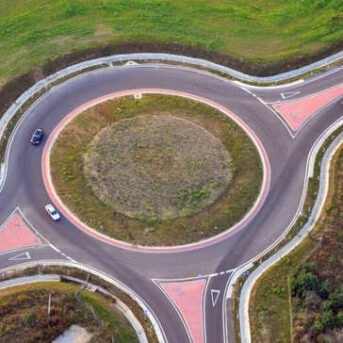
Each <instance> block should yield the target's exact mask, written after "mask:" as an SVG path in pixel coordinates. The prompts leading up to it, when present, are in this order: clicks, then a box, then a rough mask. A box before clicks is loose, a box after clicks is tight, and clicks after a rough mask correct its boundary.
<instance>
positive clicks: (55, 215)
mask: <svg viewBox="0 0 343 343" xmlns="http://www.w3.org/2000/svg"><path fill="white" fill-rule="evenodd" d="M45 210H46V211H47V212H48V213H49V215H50V217H51V218H52V219H53V220H54V221H57V220H60V219H61V216H60V214H59V213H58V212H57V210H56V209H55V207H54V206H52V205H51V204H48V205H46V206H45Z"/></svg>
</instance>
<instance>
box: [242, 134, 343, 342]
mask: <svg viewBox="0 0 343 343" xmlns="http://www.w3.org/2000/svg"><path fill="white" fill-rule="evenodd" d="M331 133H332V131H331ZM326 138H327V137H325V138H323V139H321V140H320V142H321V143H323V142H324V141H325V139H326ZM342 142H343V133H341V134H339V135H338V136H337V137H336V138H335V139H334V141H333V142H332V143H331V144H330V146H329V148H328V149H327V150H326V152H325V154H324V157H323V161H322V164H321V170H320V186H319V192H318V196H317V199H316V201H315V205H314V207H313V209H312V212H311V215H310V217H309V219H308V221H307V223H306V224H305V225H304V227H303V228H302V229H301V230H300V231H299V233H298V234H297V235H296V236H295V237H294V238H293V239H292V240H291V241H290V242H289V243H287V244H286V245H285V246H284V247H282V248H281V249H280V250H279V251H278V252H277V253H276V254H274V255H272V256H271V257H269V258H268V259H267V260H266V261H264V262H263V263H261V264H260V265H259V266H258V267H257V268H256V269H255V270H254V271H253V272H252V273H251V274H250V275H249V277H248V278H247V280H246V281H245V283H244V285H243V288H242V291H241V296H240V302H239V322H240V334H241V341H242V343H251V331H250V322H249V300H250V294H251V291H252V288H253V286H254V284H255V282H256V281H257V280H258V279H259V277H260V276H261V275H262V274H263V273H265V272H266V271H267V269H269V268H270V267H272V266H273V265H274V264H275V263H277V262H278V261H279V260H281V259H282V258H283V257H284V256H286V255H287V254H288V253H290V252H291V251H292V250H293V249H294V248H295V247H297V246H298V245H299V244H300V243H301V242H302V241H303V239H304V238H305V237H306V236H307V234H308V233H309V232H310V231H311V230H312V229H313V227H314V226H315V224H316V222H317V220H318V218H319V216H320V214H321V211H322V208H323V206H324V204H325V199H326V195H327V192H328V188H329V168H330V162H331V160H332V157H333V156H334V154H335V152H336V151H337V149H338V148H339V146H340V145H341V144H342ZM316 152H318V150H317V149H316ZM247 269H248V268H246V270H247Z"/></svg>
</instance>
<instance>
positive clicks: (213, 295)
mask: <svg viewBox="0 0 343 343" xmlns="http://www.w3.org/2000/svg"><path fill="white" fill-rule="evenodd" d="M219 295H220V291H219V290H218V289H211V300H212V305H213V307H214V306H216V303H217V301H218V298H219Z"/></svg>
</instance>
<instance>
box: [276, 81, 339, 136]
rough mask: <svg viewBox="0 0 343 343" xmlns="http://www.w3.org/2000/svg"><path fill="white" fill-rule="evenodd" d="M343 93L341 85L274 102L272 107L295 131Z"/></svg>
mask: <svg viewBox="0 0 343 343" xmlns="http://www.w3.org/2000/svg"><path fill="white" fill-rule="evenodd" d="M342 95H343V85H339V86H336V87H333V88H330V89H327V90H325V91H323V92H320V93H317V94H314V95H310V96H306V97H304V98H301V99H297V100H294V101H292V100H291V99H289V100H288V101H283V102H276V103H273V104H272V107H273V108H274V110H276V111H277V112H278V113H279V114H280V115H281V117H282V118H283V119H284V120H285V122H286V123H287V124H288V126H289V127H290V128H291V129H292V130H293V131H298V130H299V129H300V128H301V127H302V126H303V125H304V123H305V122H306V121H307V120H308V119H309V118H310V117H312V116H313V115H314V114H315V113H317V112H318V111H319V110H320V109H321V108H322V107H324V106H325V105H327V104H328V103H329V102H331V101H333V100H335V99H337V98H338V97H340V96H342Z"/></svg>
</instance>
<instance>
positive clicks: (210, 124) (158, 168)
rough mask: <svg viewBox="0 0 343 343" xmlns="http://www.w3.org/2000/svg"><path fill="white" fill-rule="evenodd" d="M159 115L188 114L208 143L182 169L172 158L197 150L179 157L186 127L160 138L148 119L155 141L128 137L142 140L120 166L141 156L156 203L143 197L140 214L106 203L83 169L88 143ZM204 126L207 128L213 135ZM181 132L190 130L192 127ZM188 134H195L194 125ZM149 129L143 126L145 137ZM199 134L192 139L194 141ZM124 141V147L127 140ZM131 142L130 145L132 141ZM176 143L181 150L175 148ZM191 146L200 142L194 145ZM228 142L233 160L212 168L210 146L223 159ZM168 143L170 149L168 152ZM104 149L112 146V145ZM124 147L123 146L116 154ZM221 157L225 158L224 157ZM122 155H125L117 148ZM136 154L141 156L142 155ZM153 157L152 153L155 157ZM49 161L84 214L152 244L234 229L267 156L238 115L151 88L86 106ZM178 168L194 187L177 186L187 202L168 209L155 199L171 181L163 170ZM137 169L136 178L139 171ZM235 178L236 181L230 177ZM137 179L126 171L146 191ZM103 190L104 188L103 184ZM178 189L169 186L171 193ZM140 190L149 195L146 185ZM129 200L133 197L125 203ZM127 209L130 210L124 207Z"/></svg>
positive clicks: (61, 188)
mask: <svg viewBox="0 0 343 343" xmlns="http://www.w3.org/2000/svg"><path fill="white" fill-rule="evenodd" d="M143 117H144V118H145V117H146V118H145V119H144V120H142V121H141V120H140V119H138V118H143ZM157 117H161V118H165V117H173V120H174V121H177V122H179V121H181V120H182V121H183V123H185V122H186V123H189V124H187V125H188V130H189V127H190V128H192V129H194V130H195V128H197V130H200V131H201V133H202V134H201V135H199V136H200V137H195V136H194V135H193V138H192V139H193V141H194V142H196V140H200V141H199V142H202V149H203V150H199V151H197V152H196V156H197V157H198V159H197V160H196V162H195V165H194V166H192V167H191V168H190V167H188V171H185V170H184V171H183V174H182V173H181V171H182V167H179V168H177V167H175V169H173V168H170V166H171V165H174V163H172V162H173V158H177V159H179V158H180V156H181V155H183V154H184V153H187V154H188V155H187V156H190V154H192V150H190V151H187V152H186V150H187V149H186V146H184V151H183V152H182V154H181V155H180V156H179V157H178V156H177V155H178V154H179V152H178V151H177V149H175V147H176V146H177V144H179V145H180V146H181V145H182V144H181V142H180V139H179V140H178V141H177V142H176V137H177V134H179V133H181V132H175V133H174V136H170V137H172V139H171V142H169V141H168V140H166V141H164V142H162V141H163V140H162V135H161V133H159V134H157V133H156V137H158V136H159V137H160V138H158V139H159V140H160V141H158V139H157V138H155V139H156V141H155V142H154V139H153V132H154V130H155V131H156V132H158V131H159V129H158V130H157V126H156V125H154V126H153V127H151V131H149V130H146V129H145V128H144V126H141V127H142V130H145V131H146V132H148V131H149V132H150V136H151V138H150V139H151V141H147V142H145V141H144V140H142V141H138V140H133V141H130V140H127V141H125V144H131V143H132V144H133V143H134V144H135V146H134V147H133V150H132V151H130V152H129V153H127V156H126V157H125V156H124V157H123V156H120V158H122V161H121V163H123V165H122V166H121V168H123V167H124V164H125V163H127V166H128V165H129V164H131V166H133V165H135V163H138V162H139V163H140V167H139V168H141V169H139V168H138V169H136V171H135V172H136V173H137V171H138V170H141V172H142V173H143V174H142V175H143V176H142V175H141V176H140V177H144V178H145V181H144V182H145V183H146V185H148V184H149V182H152V181H153V182H155V184H154V186H153V184H149V186H150V190H149V192H150V193H146V194H147V197H150V198H151V199H152V201H154V204H153V205H152V206H150V207H151V208H152V211H150V210H149V209H148V210H147V209H146V205H149V203H148V201H147V200H144V201H146V203H144V201H143V202H142V203H141V204H138V207H136V210H137V209H139V208H144V210H145V217H143V218H140V219H137V218H132V217H129V216H128V215H125V214H123V213H121V212H120V211H118V209H116V207H115V206H116V205H115V204H113V203H112V204H111V201H107V203H106V202H105V201H101V200H100V199H99V194H97V193H99V191H97V190H96V189H95V190H94V187H93V186H92V183H91V182H90V180H89V177H86V176H85V174H84V168H83V164H84V158H85V154H87V152H88V151H89V148H90V144H91V142H92V140H93V139H95V140H97V138H94V137H96V135H97V134H99V132H101V130H103V129H105V132H106V130H107V129H106V128H109V127H116V125H118V123H120V121H121V120H127V119H130V120H136V121H138V123H143V122H145V121H146V122H149V120H155V121H156V120H157V121H158V122H160V123H161V122H162V121H163V120H161V119H158V118H157ZM152 118H154V119H152ZM130 120H129V121H126V122H125V121H123V122H122V123H130ZM113 125H114V126H113ZM140 125H142V124H140ZM138 126H139V125H138ZM129 127H130V125H129ZM198 127H199V128H198ZM143 128H144V129H143ZM128 130H133V131H134V130H135V128H134V126H132V127H131V128H129V129H128ZM137 130H138V129H137ZM165 130H166V129H165ZM204 130H206V131H207V133H206V135H205V134H204V132H206V131H204ZM109 132H111V131H109ZM123 132H125V130H124V131H123ZM126 132H128V131H126ZM143 133H144V132H143ZM182 133H183V134H184V135H185V134H186V132H182ZM187 134H188V135H189V133H188V132H187ZM124 136H125V135H124V134H119V136H118V137H119V138H120V140H126V139H128V138H125V137H124ZM138 136H140V135H138ZM143 136H144V135H143V134H142V136H140V137H143ZM118 137H117V139H118ZM190 137H191V136H190ZM206 137H207V138H206ZM209 137H211V139H212V141H213V142H214V145H215V146H220V145H222V146H223V149H224V150H223V149H222V150H220V151H222V152H221V153H220V151H219V150H218V149H217V148H216V149H213V148H210V144H208V146H207V147H206V146H205V142H206V143H208V141H209V139H208V138H209ZM98 139H99V138H98ZM189 139H191V138H189ZM173 140H174V141H175V142H174V146H173V145H170V143H172V142H173ZM193 141H190V142H192V143H193ZM217 141H220V142H221V143H220V145H218V144H219V143H218V142H217ZM130 142H131V143H130ZM157 142H160V144H163V146H162V147H159V148H158V147H156V146H155V148H154V149H152V150H151V151H150V150H149V149H148V147H147V146H146V144H148V143H149V144H152V145H153V144H155V145H156V144H157ZM123 144H124V142H123ZM125 144H124V145H122V146H121V147H122V148H123V147H124V146H125ZM137 144H138V146H137ZM168 144H169V145H170V147H169V148H171V150H170V151H169V152H168V149H167V148H168ZM119 146H120V145H119ZM145 146H146V147H145ZM162 148H163V149H162ZM125 149H128V147H126V148H125ZM173 149H175V150H174V151H173ZM192 149H194V147H193V146H192ZM91 150H92V149H91ZM214 150H216V152H214ZM225 150H227V151H228V155H229V158H228V159H227V160H226V162H227V163H226V165H225V166H224V165H221V167H220V168H219V170H216V171H213V167H211V163H212V164H213V163H214V159H212V160H211V158H210V157H209V155H208V151H212V153H213V154H214V157H215V158H216V163H224V162H220V161H225V158H226V157H225V156H226V153H224V151H225ZM162 151H163V154H162V155H161V153H162ZM206 151H207V152H206ZM104 153H105V154H106V152H104ZM119 153H120V152H118V151H116V154H119ZM202 153H204V154H206V156H207V157H206V158H205V159H204V158H203V156H201V154H202ZM154 154H155V155H154ZM158 154H160V155H158ZM220 154H222V157H220V156H221V155H220ZM86 156H87V155H86ZM88 157H89V156H88ZM93 157H94V156H93ZM200 157H201V158H200ZM217 157H218V158H219V161H217ZM111 158H112V157H111ZM118 158H119V155H117V159H118ZM169 158H171V161H169V162H168V159H169ZM86 159H87V158H86ZM134 159H136V162H135V160H134ZM149 159H151V160H150V162H149ZM125 160H126V162H125ZM160 160H162V161H163V164H164V163H166V165H165V166H164V165H163V164H161V165H160V164H159V162H158V161H160ZM181 160H182V161H183V162H182V163H183V164H184V165H186V164H187V163H188V162H187V161H186V158H185V157H184V156H182V159H181ZM181 160H180V161H181ZM50 163H51V174H52V175H51V176H52V180H53V183H54V185H55V188H56V190H57V192H58V194H59V196H60V198H61V199H62V201H63V202H64V204H65V205H66V206H68V207H69V209H70V210H71V211H72V212H73V213H74V214H75V215H76V216H78V217H79V218H80V220H82V221H83V222H85V223H86V224H88V225H89V226H91V227H93V228H94V229H96V230H98V231H100V232H102V233H104V234H106V235H109V236H111V237H114V238H116V239H119V240H123V241H128V242H130V243H133V244H140V245H150V246H151V245H178V244H186V243H190V242H194V241H198V240H200V239H203V238H207V237H211V236H213V235H216V234H218V233H220V232H222V231H224V230H227V229H228V228H230V227H231V226H232V225H233V224H235V223H237V221H239V220H240V219H241V218H242V217H243V216H244V215H245V214H246V213H247V211H248V210H249V209H250V208H251V207H252V205H253V204H254V201H255V200H256V198H257V195H258V193H259V190H260V186H261V182H262V164H261V161H260V157H259V154H258V152H257V150H256V148H255V146H254V144H253V142H252V141H251V140H250V138H249V137H248V136H247V135H246V133H245V132H244V131H243V130H242V129H241V128H240V127H239V126H238V125H237V124H236V123H234V122H233V121H232V120H230V119H229V118H228V117H227V116H225V115H224V114H223V113H221V112H219V111H217V110H215V109H213V108H211V107H209V106H206V105H204V104H201V103H198V102H195V101H190V100H187V99H184V98H181V97H175V96H160V95H145V96H143V98H142V99H139V100H134V99H132V98H131V97H126V98H121V99H115V100H112V101H108V102H106V103H102V104H99V105H97V106H95V107H93V108H91V109H89V110H87V111H85V112H83V113H82V114H80V115H79V116H78V117H76V118H75V119H74V120H73V121H72V122H71V123H69V124H68V126H67V127H65V128H64V129H63V131H62V132H61V133H60V135H59V136H58V138H57V141H56V143H55V146H54V147H53V149H52V154H51V160H50ZM106 163H108V162H106ZM168 163H169V164H168ZM182 163H181V166H182ZM206 163H208V165H207V166H204V165H201V164H206ZM197 164H198V165H197ZM168 165H169V167H168ZM127 166H126V168H127ZM143 166H145V167H147V166H148V168H145V169H144V168H143ZM212 166H214V164H213V165H212ZM168 168H169V169H168ZM197 168H198V169H197ZM211 168H212V173H213V174H212V176H207V177H206V176H205V174H206V171H208V172H209V171H210V170H211ZM105 169H106V167H105ZM220 169H221V170H222V171H223V172H225V171H226V172H228V174H225V173H223V175H224V174H225V175H226V176H225V178H223V175H221V174H220V173H219V171H220ZM143 170H144V172H143ZM124 171H125V168H124V169H122V170H121V172H122V173H123V175H122V176H121V180H122V182H124V180H125V178H124ZM176 171H178V172H179V173H181V174H179V176H178V177H179V180H180V179H182V180H183V181H182V182H183V184H185V185H188V188H187V189H186V191H185V192H183V193H182V192H180V193H179V194H177V192H176V200H179V201H180V204H178V201H175V202H174V207H173V212H171V211H170V210H169V209H168V207H166V208H167V209H168V211H166V210H165V207H164V206H165V205H163V204H162V205H163V206H162V205H160V204H159V205H158V206H160V207H156V206H157V200H156V199H154V195H153V191H152V189H153V188H154V187H155V188H156V187H157V188H156V189H155V190H154V192H158V189H160V190H161V189H162V188H163V187H162V183H163V182H164V180H163V177H162V174H163V173H165V174H164V175H165V176H167V175H168V173H167V172H170V173H172V172H174V173H175V172H176ZM195 171H197V173H196V172H195ZM144 173H146V174H144ZM218 173H219V174H218ZM99 175H100V174H99ZM99 175H98V176H99ZM117 176H118V175H117ZM135 177H136V178H137V175H136V176H135ZM218 177H219V178H218ZM192 178H193V179H192ZM221 178H222V179H221ZM230 178H231V181H230V182H228V181H229V180H230ZM130 180H131V177H130V178H128V179H127V183H128V184H127V185H126V186H125V187H127V190H129V191H130V192H131V191H133V192H138V193H139V192H143V190H142V189H139V188H137V189H136V185H132V186H130ZM149 180H150V181H149ZM191 180H193V181H192V182H193V185H191V183H190V182H191ZM197 182H198V183H197ZM159 183H161V184H159ZM221 183H222V185H221ZM204 185H205V186H206V188H204V189H202V188H201V187H203V186H204ZM181 186H182V185H181ZM200 186H201V187H200ZM161 187H162V188H161ZM192 187H194V188H192ZM217 187H218V189H217ZM179 190H181V187H179ZM193 190H194V192H193ZM102 192H105V191H103V190H102ZM105 193H106V192H105ZM138 193H136V194H138ZM171 193H172V192H170V191H169V195H171ZM107 195H108V194H107ZM155 195H156V193H155ZM178 195H179V196H178ZM159 196H161V195H159ZM120 197H121V200H122V201H124V200H123V199H125V197H126V199H128V198H130V199H132V196H131V197H130V193H129V192H126V194H125V192H123V193H121V194H120ZM140 197H141V198H142V199H143V193H142V194H141V195H140ZM133 200H135V199H133ZM169 200H170V199H169ZM172 200H173V199H172ZM125 206H132V205H131V204H129V205H128V204H127V203H126V204H125ZM154 206H155V207H154ZM148 207H149V206H148ZM128 208H129V209H130V207H127V208H126V211H127V209H128ZM115 209H116V210H115ZM122 211H123V212H124V210H123V209H122ZM158 211H160V212H158ZM187 211H188V213H187ZM137 213H139V210H138V211H137V212H136V214H135V215H132V216H136V215H137ZM156 213H157V214H156ZM170 213H172V214H173V215H178V217H174V218H169V219H165V217H167V218H168V215H167V214H170ZM129 215H131V214H129ZM142 219H143V220H142ZM162 219H165V220H162Z"/></svg>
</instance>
